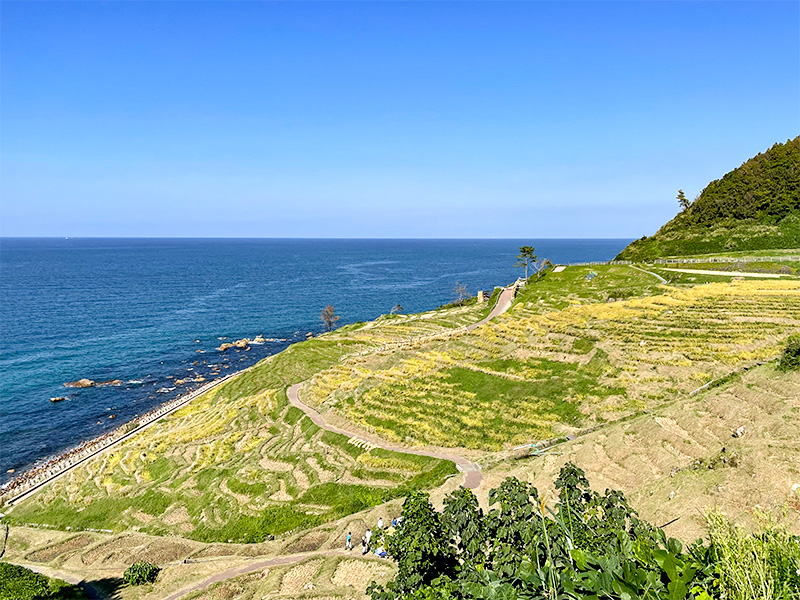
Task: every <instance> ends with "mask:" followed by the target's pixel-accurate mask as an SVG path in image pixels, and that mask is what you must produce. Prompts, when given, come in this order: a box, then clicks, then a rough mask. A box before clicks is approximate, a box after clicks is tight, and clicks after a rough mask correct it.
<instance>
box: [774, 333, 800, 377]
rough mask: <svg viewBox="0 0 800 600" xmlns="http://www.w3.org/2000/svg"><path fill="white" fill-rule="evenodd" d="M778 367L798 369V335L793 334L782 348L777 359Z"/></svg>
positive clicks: (791, 369)
mask: <svg viewBox="0 0 800 600" xmlns="http://www.w3.org/2000/svg"><path fill="white" fill-rule="evenodd" d="M778 369H780V370H781V371H796V370H797V369H800V336H799V335H795V336H792V337H790V338H789V342H788V343H787V344H786V347H785V348H784V349H783V354H781V357H780V358H779V359H778Z"/></svg>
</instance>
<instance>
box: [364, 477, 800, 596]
mask: <svg viewBox="0 0 800 600" xmlns="http://www.w3.org/2000/svg"><path fill="white" fill-rule="evenodd" d="M555 487H556V489H557V490H558V502H557V503H556V505H555V507H553V509H551V508H550V507H548V506H547V503H546V502H545V499H544V498H543V497H542V495H540V493H539V491H538V490H537V489H536V488H535V487H533V486H531V485H530V484H528V483H524V482H521V481H519V480H517V479H514V478H508V479H506V480H505V481H504V482H503V483H502V484H501V485H500V487H499V488H497V489H494V490H491V491H490V494H489V501H490V504H491V505H492V506H493V507H494V508H491V509H490V510H489V511H488V512H484V511H483V509H482V508H481V507H480V506H479V505H478V501H477V499H476V497H475V495H474V494H473V493H472V492H471V491H470V490H467V489H465V488H459V489H457V490H455V491H454V492H452V493H451V494H449V495H448V496H446V497H445V499H444V508H443V510H442V512H437V511H436V510H435V509H434V508H433V506H432V505H431V503H430V501H429V500H428V496H427V495H426V494H424V493H420V492H418V493H414V494H411V495H410V496H409V497H408V499H407V500H406V502H405V504H404V506H403V519H402V522H401V524H400V526H399V527H398V529H397V531H396V532H395V533H394V534H393V535H390V536H388V537H387V539H386V550H387V551H388V552H389V554H390V556H391V557H392V558H393V559H394V560H395V561H396V562H397V567H398V571H397V575H396V576H395V578H394V579H393V580H392V581H390V582H388V583H387V584H386V586H379V585H377V584H374V583H373V584H372V585H371V586H370V588H369V590H368V592H369V593H370V595H371V596H372V600H468V599H472V598H476V599H478V598H481V599H491V600H517V599H520V600H522V599H525V600H599V599H600V598H609V599H619V600H634V599H641V600H644V599H651V600H684V599H686V600H714V599H721V600H755V599H756V598H759V599H761V598H764V599H767V598H771V599H775V600H797V599H798V598H800V538H797V537H796V536H792V535H791V534H789V533H787V532H786V531H784V530H782V529H780V528H779V527H774V526H772V527H770V528H768V529H766V530H764V531H762V532H761V533H759V534H758V535H751V534H748V533H745V532H744V531H742V530H740V529H737V528H735V527H733V526H731V525H730V524H729V523H727V522H726V521H725V519H724V518H723V517H722V516H721V515H720V514H719V513H714V514H711V515H709V517H708V520H709V538H710V543H708V544H704V543H703V542H702V541H700V540H698V541H697V542H695V543H694V544H691V545H690V546H689V547H688V548H684V547H683V546H682V544H681V543H680V542H678V541H677V540H675V539H670V538H667V537H666V535H665V534H664V531H663V526H662V527H661V528H659V527H654V526H653V525H651V524H649V523H647V522H645V521H643V520H641V519H639V517H638V516H637V514H636V512H635V511H634V510H633V508H631V506H630V505H629V504H628V501H627V500H626V499H625V497H624V496H623V494H622V493H621V492H618V491H614V490H606V491H605V493H604V494H598V493H597V492H594V491H593V490H592V489H591V488H590V486H589V482H588V480H587V479H586V476H585V474H584V472H583V471H582V470H581V469H580V468H578V467H576V466H575V465H573V464H571V463H567V464H566V465H565V466H564V468H563V469H562V470H561V473H560V475H559V477H558V479H557V480H556V481H555Z"/></svg>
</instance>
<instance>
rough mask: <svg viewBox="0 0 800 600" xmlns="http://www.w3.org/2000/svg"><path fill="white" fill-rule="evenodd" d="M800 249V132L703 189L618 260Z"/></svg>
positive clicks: (626, 249)
mask: <svg viewBox="0 0 800 600" xmlns="http://www.w3.org/2000/svg"><path fill="white" fill-rule="evenodd" d="M769 248H800V136H798V137H796V138H794V139H793V140H788V141H787V142H786V143H785V144H775V145H774V146H772V148H770V149H769V150H767V151H766V152H763V153H761V154H758V155H757V156H754V157H753V158H751V159H750V160H748V161H746V162H745V163H744V164H743V165H742V166H740V167H739V168H737V169H734V170H733V171H731V172H730V173H728V174H727V175H725V176H724V177H723V178H722V179H717V180H715V181H712V182H711V183H709V184H708V186H706V188H705V189H704V190H703V191H702V193H701V194H700V195H699V196H698V197H697V198H696V199H695V201H694V202H692V203H690V204H689V206H688V207H687V208H685V209H684V210H683V211H682V212H680V213H679V214H678V215H677V216H676V217H675V218H674V219H672V220H671V221H670V222H669V223H667V224H666V225H664V226H663V227H662V228H661V229H659V230H658V232H656V234H655V235H653V236H651V237H643V238H641V239H639V240H636V241H634V242H632V243H631V244H630V245H629V246H628V247H627V248H625V250H623V251H622V252H621V253H620V254H619V256H617V258H618V259H620V260H647V259H652V258H659V257H662V256H681V255H686V254H705V253H711V252H724V251H735V250H762V249H769Z"/></svg>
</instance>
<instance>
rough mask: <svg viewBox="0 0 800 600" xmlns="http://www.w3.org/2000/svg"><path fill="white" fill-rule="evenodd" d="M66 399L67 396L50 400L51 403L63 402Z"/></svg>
mask: <svg viewBox="0 0 800 600" xmlns="http://www.w3.org/2000/svg"><path fill="white" fill-rule="evenodd" d="M66 399H67V398H66V397H65V396H55V397H53V398H50V402H63V401H64V400H66Z"/></svg>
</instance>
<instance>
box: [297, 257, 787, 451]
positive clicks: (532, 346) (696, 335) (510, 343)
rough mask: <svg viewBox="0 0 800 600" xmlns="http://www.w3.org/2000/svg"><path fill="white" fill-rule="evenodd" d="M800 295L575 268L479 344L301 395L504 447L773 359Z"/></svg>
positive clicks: (394, 358)
mask: <svg viewBox="0 0 800 600" xmlns="http://www.w3.org/2000/svg"><path fill="white" fill-rule="evenodd" d="M590 273H595V274H596V276H595V277H593V278H591V279H587V278H586V277H587V275H589V274H590ZM798 291H800V283H798V282H796V281H795V282H789V281H787V282H784V281H763V282H762V281H748V282H734V283H724V284H723V283H717V284H710V285H706V286H698V287H693V288H688V289H680V288H675V287H673V288H667V287H660V286H659V284H658V281H657V280H656V279H655V278H654V277H653V276H652V275H648V274H647V273H642V272H641V271H637V270H635V269H632V268H630V267H624V266H596V267H569V268H567V269H566V270H565V271H563V272H561V273H552V274H549V275H547V277H546V278H544V279H543V280H541V281H539V282H538V283H532V284H531V285H530V286H529V288H528V289H526V290H525V291H524V292H523V293H522V294H521V295H520V297H519V299H518V300H517V302H516V303H515V305H514V307H513V308H512V309H511V310H510V311H509V312H508V313H506V314H504V315H502V316H500V317H498V318H497V319H494V320H493V321H492V322H490V323H487V324H486V325H484V326H483V327H480V328H478V329H476V330H474V331H473V332H472V333H470V334H469V335H464V336H461V337H459V338H457V339H454V340H440V341H433V342H430V343H427V344H424V345H423V346H422V347H420V348H418V349H407V350H404V351H396V352H392V353H386V354H376V355H370V356H365V357H357V358H349V359H346V360H343V361H340V362H339V363H337V364H336V365H334V366H333V367H331V368H329V369H326V370H324V371H322V372H321V373H319V374H318V375H316V376H314V378H312V380H311V381H310V382H309V383H308V384H306V385H305V386H304V388H303V389H302V390H301V396H302V397H303V398H304V399H305V400H306V401H309V402H311V403H314V404H316V405H318V406H319V407H320V409H321V410H334V411H337V412H339V413H341V414H343V415H344V416H345V417H347V418H348V419H350V420H351V421H353V422H355V423H358V424H360V425H361V426H363V427H365V428H366V429H369V430H372V431H375V432H376V433H378V434H379V435H381V436H384V437H386V438H389V439H393V440H400V441H404V442H407V443H412V444H435V445H441V446H451V447H452V446H458V447H467V448H475V449H483V450H497V449H500V448H503V447H507V446H508V445H511V444H521V443H526V442H533V441H537V440H542V439H547V438H551V437H554V436H557V435H563V434H564V433H569V432H571V431H575V429H577V428H582V427H586V426H590V425H594V424H596V423H599V422H605V421H610V420H615V419H619V418H621V417H623V416H626V415H630V414H634V413H636V412H637V411H642V410H645V409H651V408H653V407H656V406H659V405H661V404H663V403H665V402H668V401H671V400H672V399H674V398H675V397H676V395H678V394H686V393H688V392H690V391H691V390H693V389H695V388H697V387H699V386H701V385H703V384H704V383H707V382H708V381H710V380H712V379H714V378H716V377H720V376H722V375H724V374H726V373H728V372H730V371H731V370H733V369H735V368H737V367H739V366H741V365H744V364H749V363H752V362H754V361H758V360H766V359H770V358H774V357H775V356H776V355H777V353H778V352H779V344H780V343H781V341H782V340H784V339H785V338H786V337H788V336H789V335H790V334H792V333H794V332H797V331H798V330H800V319H798V315H800V294H798ZM648 294H654V295H650V296H648ZM634 296H645V297H639V298H636V297H634ZM611 299H613V300H615V301H614V302H609V300H611ZM620 299H622V300H621V301H620Z"/></svg>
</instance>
